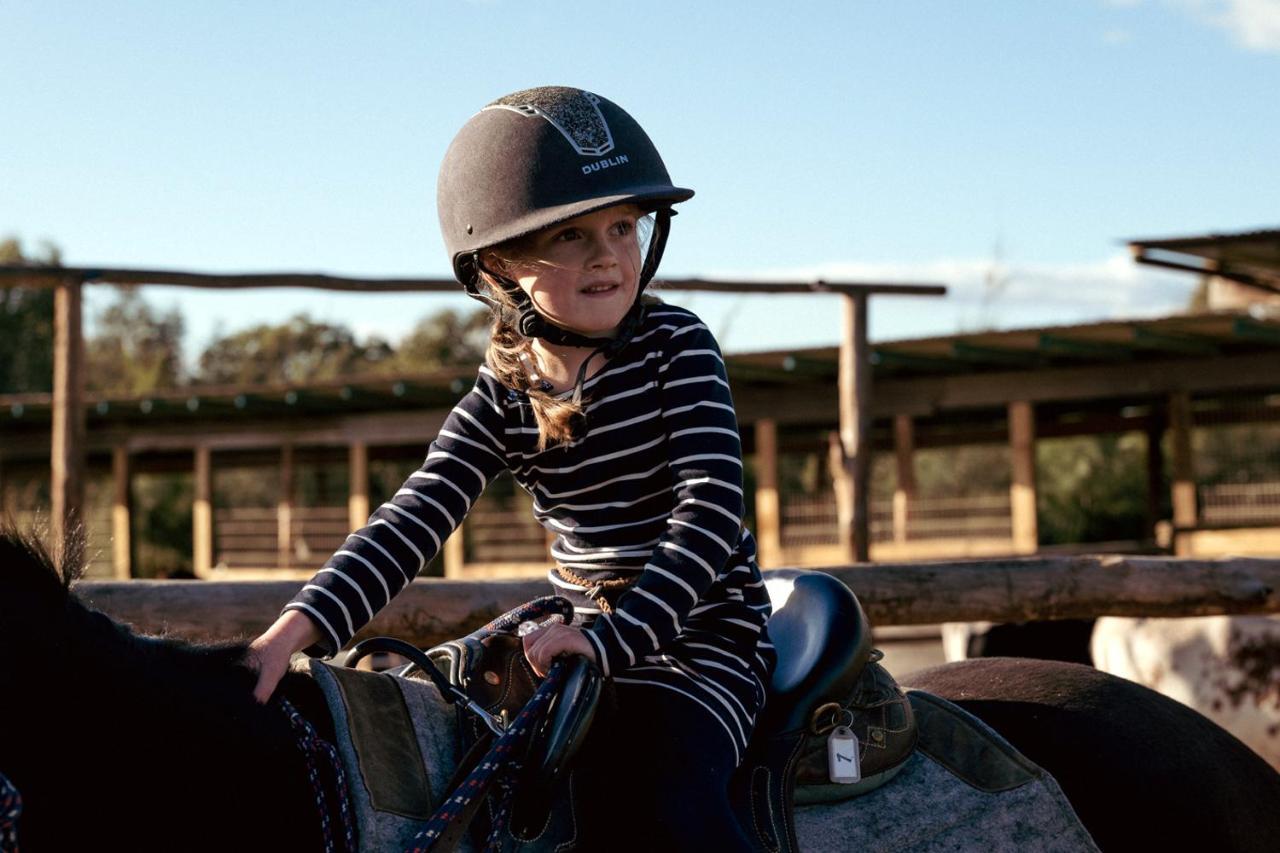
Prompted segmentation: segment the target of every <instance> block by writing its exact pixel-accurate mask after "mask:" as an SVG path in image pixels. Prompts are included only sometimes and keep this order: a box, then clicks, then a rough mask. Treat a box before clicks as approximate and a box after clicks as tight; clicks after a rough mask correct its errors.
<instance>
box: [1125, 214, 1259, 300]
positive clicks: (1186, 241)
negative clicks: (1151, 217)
mask: <svg viewBox="0 0 1280 853" xmlns="http://www.w3.org/2000/svg"><path fill="white" fill-rule="evenodd" d="M1129 249H1130V251H1132V252H1133V257H1134V260H1136V261H1137V262H1138V263H1140V264H1149V265H1151V266H1159V267H1165V268H1168V269H1176V270H1183V271H1186V272H1196V273H1201V274H1203V275H1217V276H1221V277H1223V278H1227V279H1231V280H1232V281H1238V282H1240V283H1241V284H1246V285H1249V286H1251V287H1257V288H1259V289H1262V290H1266V291H1269V292H1272V293H1280V229H1278V228H1269V229H1261V230H1257V231H1241V232H1237V233H1234V234H1202V235H1196V236H1190V237H1169V238H1163V239H1143V240H1130V241H1129Z"/></svg>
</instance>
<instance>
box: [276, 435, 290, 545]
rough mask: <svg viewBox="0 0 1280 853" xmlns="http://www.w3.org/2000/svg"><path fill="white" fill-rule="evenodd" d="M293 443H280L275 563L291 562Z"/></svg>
mask: <svg viewBox="0 0 1280 853" xmlns="http://www.w3.org/2000/svg"><path fill="white" fill-rule="evenodd" d="M293 481H294V475H293V445H292V444H287V443H286V444H282V445H280V497H279V498H278V499H277V501H276V565H277V566H279V567H280V568H282V569H287V568H288V567H289V566H290V565H291V564H292V562H293Z"/></svg>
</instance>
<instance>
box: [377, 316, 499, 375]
mask: <svg viewBox="0 0 1280 853" xmlns="http://www.w3.org/2000/svg"><path fill="white" fill-rule="evenodd" d="M488 341H489V312H488V311H487V310H486V309H484V308H480V309H478V310H476V311H472V312H471V313H469V314H460V313H459V312H457V311H454V310H453V309H452V308H446V309H445V310H443V311H440V312H438V313H436V314H432V315H430V316H428V317H424V318H422V319H421V320H419V321H418V325H417V326H415V327H414V329H413V331H411V332H410V333H409V334H408V335H406V336H405V337H404V338H403V339H402V340H401V341H400V347H399V349H398V350H397V352H396V363H395V368H396V370H397V371H398V372H400V373H406V374H412V373H422V372H423V371H427V370H435V369H437V368H440V367H449V366H453V365H460V364H479V363H480V362H481V361H482V360H483V359H484V350H485V346H486V345H487V344H488Z"/></svg>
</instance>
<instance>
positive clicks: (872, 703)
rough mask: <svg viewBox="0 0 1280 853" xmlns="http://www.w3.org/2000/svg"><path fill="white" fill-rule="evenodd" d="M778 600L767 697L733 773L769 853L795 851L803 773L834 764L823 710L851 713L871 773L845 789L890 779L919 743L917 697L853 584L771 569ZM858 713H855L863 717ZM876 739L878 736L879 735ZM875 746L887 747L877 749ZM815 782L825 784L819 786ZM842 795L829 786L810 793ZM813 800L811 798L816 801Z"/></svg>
mask: <svg viewBox="0 0 1280 853" xmlns="http://www.w3.org/2000/svg"><path fill="white" fill-rule="evenodd" d="M765 586H766V588H767V589H768V592H769V597H770V599H771V601H772V604H773V616H772V617H771V618H770V619H769V637H770V639H771V640H772V642H773V644H774V646H775V648H776V650H777V654H778V663H777V668H776V669H775V670H774V674H773V681H772V683H771V685H770V690H769V696H768V700H767V701H766V703H765V707H764V710H763V711H762V713H761V717H760V719H759V721H758V722H757V724H756V730H755V732H754V734H753V735H752V739H751V742H750V744H749V745H748V749H747V755H746V758H745V760H744V762H743V765H742V767H740V768H739V770H738V773H737V776H736V777H735V780H734V790H733V801H734V803H735V805H736V807H737V809H738V815H739V819H740V821H741V822H742V825H743V827H744V828H746V829H747V830H748V832H749V833H751V834H753V835H754V836H755V840H756V841H757V843H758V844H759V846H760V847H761V848H762V849H764V850H768V851H771V853H796V851H798V847H797V842H796V831H795V822H794V815H793V811H792V809H793V803H794V802H795V801H796V781H797V775H799V776H800V777H801V781H812V779H809V780H806V779H805V778H804V777H805V776H806V772H805V771H806V769H808V770H809V771H810V772H809V773H808V775H809V776H810V777H812V776H813V775H814V773H813V772H812V770H813V765H814V764H815V763H818V764H819V765H820V766H821V767H822V768H825V766H826V758H827V756H826V750H825V747H823V748H821V749H820V752H821V755H820V756H818V757H817V762H815V761H814V756H813V755H812V754H811V753H812V752H813V751H814V744H815V742H822V741H823V740H824V739H823V738H822V737H821V735H822V734H824V732H823V731H822V729H821V728H815V722H818V721H819V718H820V717H824V716H827V715H828V714H830V713H831V711H828V710H826V709H832V711H834V712H835V714H836V715H837V716H838V715H840V714H842V713H844V712H848V713H847V714H846V721H847V722H848V723H850V724H851V725H852V727H853V728H854V729H855V730H856V731H857V734H858V736H859V740H860V742H861V744H862V750H863V756H864V758H863V767H864V772H863V776H864V781H863V783H862V784H861V785H850V786H838V785H831V786H825V787H826V788H828V789H834V788H845V787H847V788H848V789H849V792H848V793H847V794H845V795H844V796H848V797H851V796H856V795H857V794H860V793H862V792H863V791H865V790H870V789H871V788H873V787H875V786H877V785H879V784H881V783H883V782H884V781H887V780H888V779H889V778H891V777H892V776H893V774H894V773H896V772H897V769H898V768H900V767H901V766H902V764H903V763H904V762H905V761H906V759H907V758H908V757H909V755H910V753H911V750H912V749H913V748H914V746H915V727H914V719H913V718H912V716H911V710H910V705H909V704H908V703H907V701H906V699H905V697H903V695H902V693H901V691H900V690H899V689H898V688H897V685H896V684H894V683H893V680H892V678H890V677H889V675H888V673H887V672H885V671H884V670H883V668H881V667H880V666H879V665H878V663H877V661H878V660H879V657H878V654H879V653H878V652H875V651H874V650H873V649H872V640H871V626H870V624H869V623H868V622H867V618H866V615H865V614H864V613H863V610H862V606H861V605H859V604H858V600H857V598H856V597H854V594H853V592H852V591H851V590H850V589H849V588H848V587H847V586H845V585H844V584H843V583H841V582H840V581H839V580H837V579H836V578H835V577H833V576H831V575H828V574H825V573H823V572H817V571H805V570H800V569H781V570H777V571H772V572H767V573H766V574H765ZM855 718H856V719H855ZM877 741H879V742H878V743H877ZM873 747H879V749H878V751H873V749H872V748H873ZM815 787H817V786H815ZM833 796H835V797H839V796H840V794H835V795H832V794H831V793H830V792H829V791H828V792H824V793H820V794H818V795H816V796H814V797H813V798H812V799H819V798H832V797H833ZM811 801H812V800H811Z"/></svg>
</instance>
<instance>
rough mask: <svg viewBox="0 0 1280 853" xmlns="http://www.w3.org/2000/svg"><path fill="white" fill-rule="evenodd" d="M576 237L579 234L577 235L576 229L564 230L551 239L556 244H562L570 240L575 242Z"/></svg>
mask: <svg viewBox="0 0 1280 853" xmlns="http://www.w3.org/2000/svg"><path fill="white" fill-rule="evenodd" d="M578 236H579V234H578V229H577V228H566V229H564V230H563V231H561V232H559V233H557V234H556V236H555V237H554V238H553V239H554V240H555V241H556V242H558V243H564V242H568V241H570V240H576V239H578Z"/></svg>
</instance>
